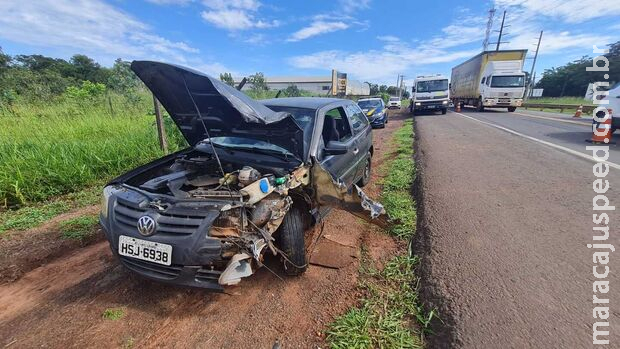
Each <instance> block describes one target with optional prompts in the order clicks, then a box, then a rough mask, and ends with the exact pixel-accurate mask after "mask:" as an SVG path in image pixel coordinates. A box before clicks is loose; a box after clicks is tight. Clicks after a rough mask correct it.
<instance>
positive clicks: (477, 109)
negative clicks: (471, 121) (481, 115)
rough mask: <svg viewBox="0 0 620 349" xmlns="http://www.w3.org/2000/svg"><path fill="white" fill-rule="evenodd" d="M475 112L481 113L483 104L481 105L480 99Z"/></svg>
mask: <svg viewBox="0 0 620 349" xmlns="http://www.w3.org/2000/svg"><path fill="white" fill-rule="evenodd" d="M476 111H478V112H483V111H484V104H482V98H480V99H478V104H476Z"/></svg>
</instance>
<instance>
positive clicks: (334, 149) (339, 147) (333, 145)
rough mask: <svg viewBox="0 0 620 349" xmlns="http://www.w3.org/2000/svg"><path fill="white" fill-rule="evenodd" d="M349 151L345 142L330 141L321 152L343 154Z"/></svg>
mask: <svg viewBox="0 0 620 349" xmlns="http://www.w3.org/2000/svg"><path fill="white" fill-rule="evenodd" d="M348 152H349V147H347V146H346V144H344V143H341V142H335V141H330V142H329V143H327V146H325V149H324V150H323V154H325V155H343V154H346V153H348Z"/></svg>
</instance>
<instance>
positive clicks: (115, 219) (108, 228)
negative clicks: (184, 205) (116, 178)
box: [100, 191, 227, 291]
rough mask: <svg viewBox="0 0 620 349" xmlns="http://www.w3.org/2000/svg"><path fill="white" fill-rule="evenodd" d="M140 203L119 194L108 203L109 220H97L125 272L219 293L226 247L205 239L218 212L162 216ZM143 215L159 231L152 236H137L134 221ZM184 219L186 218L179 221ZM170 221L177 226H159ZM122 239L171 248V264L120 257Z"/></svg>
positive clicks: (135, 197)
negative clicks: (172, 220) (149, 218)
mask: <svg viewBox="0 0 620 349" xmlns="http://www.w3.org/2000/svg"><path fill="white" fill-rule="evenodd" d="M140 200H144V198H142V199H141V196H140V195H139V194H137V193H134V192H131V191H123V192H118V193H116V194H115V195H113V196H112V197H111V198H110V200H109V201H108V217H105V218H104V217H100V223H101V226H102V227H103V231H104V233H105V235H106V238H107V240H108V242H109V244H110V248H111V249H112V252H113V253H114V255H115V256H117V257H118V258H119V260H120V261H121V263H122V264H123V265H124V266H125V267H126V268H127V269H129V270H131V271H133V272H135V273H137V274H139V275H141V276H144V277H146V278H149V279H153V280H156V281H161V282H166V283H172V284H175V285H183V286H192V287H201V288H207V289H211V290H216V291H222V290H223V288H222V286H221V285H220V284H219V283H218V279H219V277H220V275H221V273H222V271H223V270H224V269H225V267H226V264H227V260H226V259H225V258H223V256H222V254H223V253H224V252H225V251H226V248H227V246H226V244H225V243H223V241H222V240H220V239H219V238H214V237H211V236H208V231H209V228H210V227H211V225H212V223H213V221H214V220H215V219H216V218H217V217H218V216H219V213H220V212H219V210H215V209H213V210H208V211H204V210H200V211H201V212H199V211H198V210H191V211H192V212H189V211H187V209H176V210H172V211H171V210H168V211H171V212H170V213H168V212H166V215H162V214H159V213H158V212H157V211H156V210H152V209H149V208H144V207H141V205H140ZM145 215H148V216H150V217H152V218H153V219H154V220H155V221H156V222H157V223H158V229H160V228H159V227H161V230H158V231H157V233H155V234H154V235H153V236H143V235H140V233H138V229H137V224H136V223H137V220H138V219H139V218H140V217H142V216H145ZM172 215H175V216H173V217H171V216H172ZM183 216H184V217H188V218H186V219H182V218H181V217H183ZM189 217H191V218H189ZM170 218H174V219H179V224H177V225H176V226H175V225H174V224H166V223H162V222H169V221H170ZM132 223H133V224H132ZM121 235H123V236H128V237H131V238H136V239H141V240H147V241H150V242H157V243H159V244H166V245H170V246H172V257H171V264H170V265H163V264H158V263H154V262H150V261H144V260H140V259H136V258H131V257H126V256H121V255H119V253H118V250H119V237H120V236H121Z"/></svg>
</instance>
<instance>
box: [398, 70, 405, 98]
mask: <svg viewBox="0 0 620 349" xmlns="http://www.w3.org/2000/svg"><path fill="white" fill-rule="evenodd" d="M404 79H405V76H404V75H401V76H400V85H398V99H402V98H403V83H404Z"/></svg>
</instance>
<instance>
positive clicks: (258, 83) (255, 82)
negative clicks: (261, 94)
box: [248, 72, 269, 91]
mask: <svg viewBox="0 0 620 349" xmlns="http://www.w3.org/2000/svg"><path fill="white" fill-rule="evenodd" d="M248 82H249V83H250V84H252V90H255V91H268V90H269V86H267V80H265V75H264V74H263V73H260V72H259V73H256V74H253V75H250V76H249V77H248Z"/></svg>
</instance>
